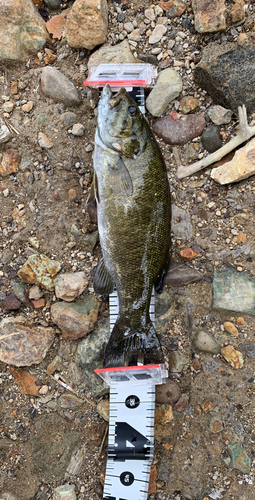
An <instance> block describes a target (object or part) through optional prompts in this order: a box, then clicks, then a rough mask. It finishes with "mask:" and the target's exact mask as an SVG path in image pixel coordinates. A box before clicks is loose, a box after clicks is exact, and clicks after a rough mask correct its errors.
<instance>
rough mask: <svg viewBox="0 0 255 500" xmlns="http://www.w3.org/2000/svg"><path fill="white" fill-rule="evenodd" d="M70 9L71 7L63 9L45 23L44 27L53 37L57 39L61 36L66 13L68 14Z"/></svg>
mask: <svg viewBox="0 0 255 500" xmlns="http://www.w3.org/2000/svg"><path fill="white" fill-rule="evenodd" d="M70 10H71V9H65V10H64V11H63V12H62V13H61V14H59V15H58V16H54V17H52V18H51V19H50V20H49V21H48V22H47V23H46V28H47V30H48V32H49V33H50V34H51V35H52V37H53V38H57V39H58V40H60V39H61V38H62V36H63V33H64V30H65V25H66V20H67V15H68V14H69V12H70Z"/></svg>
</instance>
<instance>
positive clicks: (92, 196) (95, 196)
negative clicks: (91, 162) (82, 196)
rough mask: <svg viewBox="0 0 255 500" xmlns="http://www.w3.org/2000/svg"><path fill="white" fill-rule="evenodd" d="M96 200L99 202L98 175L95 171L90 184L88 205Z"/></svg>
mask: <svg viewBox="0 0 255 500" xmlns="http://www.w3.org/2000/svg"><path fill="white" fill-rule="evenodd" d="M95 200H96V202H97V203H99V193H98V183H97V175H96V172H95V171H94V174H93V180H92V183H91V186H90V192H89V196H88V199H87V202H86V205H89V204H90V203H92V202H94V201H95Z"/></svg>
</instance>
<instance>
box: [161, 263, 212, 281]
mask: <svg viewBox="0 0 255 500" xmlns="http://www.w3.org/2000/svg"><path fill="white" fill-rule="evenodd" d="M202 278H203V275H202V274H201V273H200V272H199V271H197V270H196V269H193V267H191V266H189V265H187V264H184V263H181V262H175V261H174V260H173V259H171V263H170V267H169V270H168V271H167V275H166V277H165V280H164V284H165V285H171V286H185V285H188V284H189V283H195V282H197V281H200V280H201V279H202Z"/></svg>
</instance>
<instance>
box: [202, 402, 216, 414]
mask: <svg viewBox="0 0 255 500" xmlns="http://www.w3.org/2000/svg"><path fill="white" fill-rule="evenodd" d="M215 406H216V403H213V402H212V401H205V402H204V403H203V404H202V410H203V411H204V412H205V413H207V412H211V411H213V410H214V408H215Z"/></svg>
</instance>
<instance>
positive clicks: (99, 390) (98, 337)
mask: <svg viewBox="0 0 255 500" xmlns="http://www.w3.org/2000/svg"><path fill="white" fill-rule="evenodd" d="M109 337H110V321H109V318H108V319H106V320H104V321H103V322H102V323H101V324H100V325H99V326H98V328H97V330H96V331H94V332H92V333H91V334H90V335H89V336H88V337H87V338H86V339H84V340H82V342H80V343H79V345H78V349H77V353H76V360H77V362H78V363H79V365H80V367H81V368H82V370H83V372H84V374H85V378H86V382H87V385H88V387H89V388H90V390H91V392H92V396H93V397H94V398H95V397H99V396H102V395H103V394H106V393H107V392H108V389H107V388H105V387H104V384H103V381H102V379H100V377H99V376H98V375H96V374H95V373H94V370H95V369H96V368H103V360H104V352H105V348H106V345H107V343H108V340H109Z"/></svg>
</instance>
